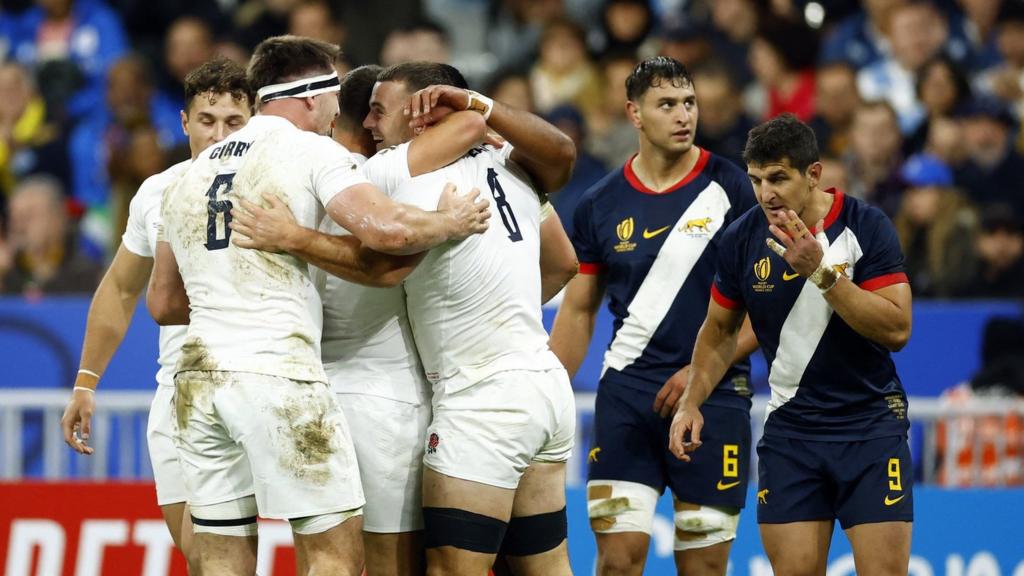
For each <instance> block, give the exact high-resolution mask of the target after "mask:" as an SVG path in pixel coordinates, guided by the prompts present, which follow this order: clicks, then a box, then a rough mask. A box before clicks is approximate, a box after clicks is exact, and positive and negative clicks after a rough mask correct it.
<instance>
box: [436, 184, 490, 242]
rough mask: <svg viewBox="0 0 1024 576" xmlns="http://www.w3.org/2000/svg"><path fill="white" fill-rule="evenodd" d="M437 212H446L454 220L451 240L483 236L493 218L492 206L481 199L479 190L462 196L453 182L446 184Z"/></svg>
mask: <svg viewBox="0 0 1024 576" xmlns="http://www.w3.org/2000/svg"><path fill="white" fill-rule="evenodd" d="M437 211H438V212H445V213H447V214H448V215H449V216H451V218H452V221H453V223H454V224H453V228H452V231H451V234H450V235H449V236H448V239H449V240H462V239H463V238H467V237H469V236H472V235H473V234H483V233H484V232H485V231H486V230H487V226H488V224H487V221H488V220H489V219H490V218H491V205H490V203H489V202H487V200H483V199H480V190H479V189H478V188H473V189H472V190H470V191H469V194H465V195H462V194H459V193H458V192H457V191H456V190H455V184H452V183H451V182H449V183H448V184H445V187H444V192H442V193H441V200H440V201H439V202H438V203H437Z"/></svg>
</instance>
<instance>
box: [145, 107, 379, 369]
mask: <svg viewBox="0 0 1024 576" xmlns="http://www.w3.org/2000/svg"><path fill="white" fill-rule="evenodd" d="M358 168H359V167H358V166H357V165H356V163H355V162H354V161H353V159H352V155H351V153H350V152H349V151H348V150H346V149H345V148H344V147H343V146H341V145H340V144H338V143H337V142H335V141H333V140H331V139H330V138H327V137H324V136H318V135H316V134H314V133H312V132H305V131H303V130H300V129H298V128H296V127H295V126H294V125H293V124H292V123H291V122H289V121H288V120H285V119H284V118H280V117H277V116H265V115H258V116H255V117H253V118H252V119H251V120H250V121H249V123H248V124H247V125H246V126H245V127H244V128H242V129H241V130H239V131H238V132H235V133H234V134H232V135H231V136H229V137H228V138H227V139H225V140H223V141H222V142H220V143H219V144H217V145H216V146H212V147H210V148H208V149H206V150H205V151H203V153H202V154H201V155H200V156H199V157H198V158H196V160H195V161H194V162H193V163H192V165H191V166H190V167H189V168H188V171H187V172H186V173H185V174H184V176H182V178H181V179H180V180H179V181H178V182H177V183H176V184H175V185H173V186H171V188H169V189H168V191H167V193H166V194H165V195H164V202H163V209H162V218H163V226H164V230H165V233H166V237H167V240H168V241H169V242H170V244H171V248H172V250H173V251H174V255H175V257H176V258H177V260H178V267H179V269H180V270H181V277H182V279H183V280H184V282H185V289H186V291H187V292H188V297H189V302H190V304H191V307H192V310H191V314H190V324H189V327H188V336H187V338H186V340H185V343H184V344H183V346H182V356H181V359H180V360H179V361H178V366H177V371H178V372H184V371H187V370H224V371H231V372H255V373H260V374H268V375H272V376H281V377H284V378H291V379H293V380H315V381H321V382H324V381H326V375H325V374H324V369H323V365H322V364H321V360H320V329H321V313H322V310H321V304H320V298H319V295H318V294H317V292H316V290H315V289H314V287H313V284H312V283H311V281H310V278H309V267H308V266H307V265H306V264H305V263H304V262H302V261H301V260H299V259H297V258H295V257H293V256H290V255H288V254H271V253H269V252H263V251H260V250H246V249H243V248H238V247H237V246H235V245H234V244H232V243H231V229H230V228H228V227H227V223H228V222H230V219H231V214H230V210H231V208H232V207H233V206H234V205H235V203H236V202H238V200H239V199H241V198H244V199H246V200H249V201H251V202H254V203H262V202H263V200H262V197H261V196H262V194H263V193H264V192H266V193H270V194H274V195H276V196H277V197H278V198H280V199H281V200H283V201H284V202H285V203H286V204H287V205H288V206H289V207H290V208H291V211H292V213H293V214H294V215H295V219H296V221H297V222H298V223H299V224H300V225H302V226H306V227H308V228H315V227H316V226H317V225H318V224H319V223H320V221H321V219H322V218H323V215H324V209H323V206H324V205H326V204H327V203H328V202H330V200H331V199H332V198H333V197H334V196H335V195H337V194H338V193H339V192H341V191H342V190H344V189H346V188H348V187H350V186H353V185H355V184H362V183H366V182H367V180H366V178H364V177H363V175H362V172H360V171H359V169H358Z"/></svg>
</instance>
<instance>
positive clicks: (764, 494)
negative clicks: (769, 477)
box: [757, 488, 768, 504]
mask: <svg viewBox="0 0 1024 576" xmlns="http://www.w3.org/2000/svg"><path fill="white" fill-rule="evenodd" d="M757 503H758V504H767V503H768V489H767V488H765V489H764V490H758V491H757Z"/></svg>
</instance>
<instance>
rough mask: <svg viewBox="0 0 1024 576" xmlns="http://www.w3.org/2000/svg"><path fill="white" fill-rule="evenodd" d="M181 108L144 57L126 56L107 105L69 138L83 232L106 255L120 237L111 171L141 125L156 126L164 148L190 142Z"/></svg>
mask: <svg viewBox="0 0 1024 576" xmlns="http://www.w3.org/2000/svg"><path fill="white" fill-rule="evenodd" d="M180 112H181V108H180V107H179V106H178V105H177V104H176V103H175V102H172V101H170V100H168V99H167V97H165V96H163V95H161V94H159V93H157V92H156V91H155V90H154V86H153V76H152V71H151V70H150V68H149V65H148V63H147V62H146V61H145V60H143V59H142V58H141V57H139V56H126V57H125V58H123V59H121V60H119V61H118V62H117V63H116V64H114V66H113V67H112V68H111V69H110V76H109V80H108V85H107V106H104V107H101V108H99V109H97V110H96V111H95V112H94V113H93V114H92V115H91V116H89V117H88V118H86V119H85V120H84V121H83V122H82V123H81V124H79V125H78V126H77V127H76V128H75V129H74V131H72V133H71V138H70V152H71V155H72V160H71V162H72V165H71V170H72V181H73V182H74V189H73V195H74V197H75V198H76V199H77V200H78V201H79V202H81V203H82V204H83V205H84V206H85V207H86V209H87V213H86V216H85V221H84V222H83V223H82V227H83V230H82V231H83V234H84V235H85V237H86V239H87V240H88V241H89V242H90V243H91V246H90V247H88V249H90V250H91V249H93V248H95V249H96V250H97V251H98V252H100V253H103V252H105V251H106V250H107V249H108V248H109V247H110V246H111V245H112V243H113V241H114V240H115V239H116V238H117V237H119V236H120V231H118V229H117V226H116V224H115V223H114V221H113V220H112V218H111V217H112V214H111V212H110V210H111V208H112V207H113V206H111V204H110V200H111V198H110V186H111V174H110V171H109V169H110V168H111V167H112V165H113V166H114V167H116V166H118V165H119V163H120V162H122V161H123V160H124V158H125V157H127V156H128V155H129V154H130V153H131V152H132V144H133V140H134V138H135V131H136V130H139V129H152V130H154V131H155V132H156V134H157V137H158V139H159V143H160V148H161V149H162V150H171V149H174V148H176V147H178V148H183V147H184V146H186V145H187V143H188V142H187V139H186V138H185V135H184V132H183V131H182V128H181V114H180ZM115 169H116V168H115Z"/></svg>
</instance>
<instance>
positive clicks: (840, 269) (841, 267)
mask: <svg viewBox="0 0 1024 576" xmlns="http://www.w3.org/2000/svg"><path fill="white" fill-rule="evenodd" d="M849 267H850V263H849V262H843V263H842V264H833V265H832V269H833V270H835V271H836V274H839V275H846V269H847V268H849Z"/></svg>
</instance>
